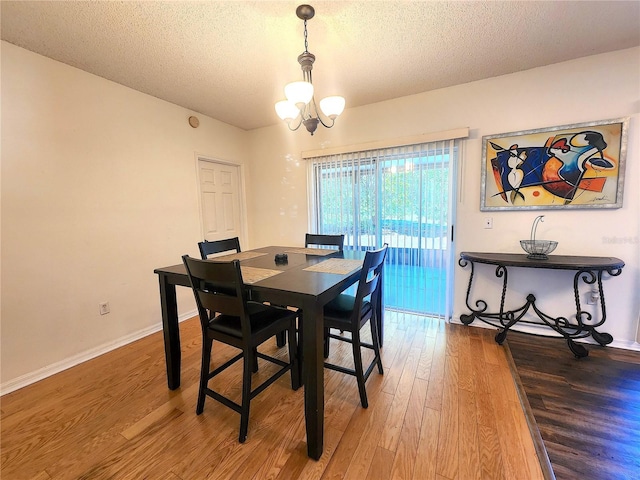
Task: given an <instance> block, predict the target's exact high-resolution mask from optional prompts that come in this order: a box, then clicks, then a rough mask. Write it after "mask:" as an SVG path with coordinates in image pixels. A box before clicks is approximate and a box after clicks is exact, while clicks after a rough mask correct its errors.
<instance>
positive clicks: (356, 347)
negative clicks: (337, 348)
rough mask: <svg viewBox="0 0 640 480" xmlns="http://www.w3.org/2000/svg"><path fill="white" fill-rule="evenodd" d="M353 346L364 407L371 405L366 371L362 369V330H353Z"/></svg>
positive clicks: (361, 401) (361, 400)
mask: <svg viewBox="0 0 640 480" xmlns="http://www.w3.org/2000/svg"><path fill="white" fill-rule="evenodd" d="M351 339H352V341H353V342H352V344H351V345H352V347H353V363H354V367H355V368H354V370H355V372H356V379H357V380H358V391H359V392H360V403H361V404H362V408H368V407H369V401H368V400H367V390H366V388H365V384H364V371H363V369H362V351H361V347H360V332H359V331H358V330H356V331H354V332H351Z"/></svg>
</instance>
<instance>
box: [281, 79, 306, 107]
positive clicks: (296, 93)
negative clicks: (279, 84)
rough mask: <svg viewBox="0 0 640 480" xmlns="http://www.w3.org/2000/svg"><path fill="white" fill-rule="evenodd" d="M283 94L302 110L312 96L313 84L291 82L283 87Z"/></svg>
mask: <svg viewBox="0 0 640 480" xmlns="http://www.w3.org/2000/svg"><path fill="white" fill-rule="evenodd" d="M284 96H285V97H287V100H289V101H290V102H291V103H293V104H294V105H296V106H297V107H298V108H299V109H300V110H302V109H303V108H304V106H305V105H306V104H307V103H309V102H310V101H311V99H312V98H313V85H312V84H310V83H309V82H291V83H289V84H287V85H286V86H285V87H284Z"/></svg>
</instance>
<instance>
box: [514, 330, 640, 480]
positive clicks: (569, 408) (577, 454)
mask: <svg viewBox="0 0 640 480" xmlns="http://www.w3.org/2000/svg"><path fill="white" fill-rule="evenodd" d="M505 346H506V347H508V349H509V351H510V353H511V357H512V360H513V362H512V363H513V365H512V367H513V368H514V370H515V372H516V373H517V375H514V378H515V379H516V383H517V384H518V386H519V389H521V390H522V391H523V392H524V394H525V395H526V397H522V396H521V398H522V399H523V405H524V406H525V410H527V409H529V411H528V412H527V418H528V419H529V421H530V423H531V425H532V427H533V428H532V431H533V433H534V441H535V434H536V433H537V432H539V439H538V442H539V443H540V444H539V445H537V448H538V451H539V456H540V458H541V464H543V465H542V466H543V471H544V470H545V467H547V468H548V469H549V470H551V469H552V471H550V472H546V473H545V476H546V477H547V478H554V475H555V478H556V479H557V480H574V479H580V480H626V479H629V480H640V352H636V351H630V350H622V349H617V348H612V347H601V346H599V345H585V346H586V347H587V349H588V350H589V356H587V357H584V358H576V357H575V356H574V355H573V353H571V351H570V350H569V348H568V346H567V343H566V341H565V340H564V339H562V338H549V337H539V336H533V335H525V334H522V333H517V332H513V331H510V332H509V334H508V335H507V341H506V342H505ZM545 452H546V455H545ZM547 459H548V461H550V467H551V468H549V465H546V466H545V465H544V463H545V461H546V460H547Z"/></svg>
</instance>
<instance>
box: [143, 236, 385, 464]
mask: <svg viewBox="0 0 640 480" xmlns="http://www.w3.org/2000/svg"><path fill="white" fill-rule="evenodd" d="M364 256H365V251H364V250H357V249H353V250H352V249H346V250H341V251H338V250H330V249H318V248H301V247H286V246H267V247H262V248H256V249H253V250H246V251H243V252H239V253H234V254H230V255H223V256H220V257H214V258H211V259H210V260H211V261H229V260H234V259H237V260H239V261H240V268H241V271H242V275H243V281H244V283H245V286H246V287H247V289H248V291H249V295H250V298H251V300H254V301H259V302H270V303H272V304H276V305H286V306H291V307H297V308H299V309H301V310H302V315H301V317H302V331H303V332H304V333H303V335H302V353H301V357H302V358H301V359H299V360H300V361H301V363H302V369H301V374H302V379H301V380H302V383H303V385H304V409H305V422H306V434H307V454H308V456H309V457H310V458H313V459H315V460H318V459H319V458H320V456H321V455H322V451H323V437H324V349H323V343H324V325H323V309H324V306H325V305H326V304H327V303H328V302H330V301H331V300H333V299H334V298H336V297H337V296H338V295H339V294H340V293H342V292H344V291H345V290H346V289H347V288H349V287H350V286H351V285H353V284H354V283H356V282H357V281H358V279H359V277H360V273H361V271H362V262H363V259H364ZM154 273H155V274H157V275H158V279H159V282H160V304H161V311H162V329H163V334H164V347H165V361H166V370H167V383H168V386H169V389H171V390H175V389H177V388H179V387H180V359H181V353H180V332H179V324H178V306H177V299H176V286H183V287H190V284H189V278H188V276H187V273H186V270H185V267H184V264H182V263H180V264H177V265H172V266H168V267H162V268H157V269H155V270H154ZM380 285H382V282H380ZM378 295H379V297H378V302H377V311H376V322H377V324H378V332H379V335H380V342H381V345H382V341H383V326H384V322H383V317H382V312H383V311H384V306H383V304H382V298H383V295H382V287H381V288H380V289H379V291H378Z"/></svg>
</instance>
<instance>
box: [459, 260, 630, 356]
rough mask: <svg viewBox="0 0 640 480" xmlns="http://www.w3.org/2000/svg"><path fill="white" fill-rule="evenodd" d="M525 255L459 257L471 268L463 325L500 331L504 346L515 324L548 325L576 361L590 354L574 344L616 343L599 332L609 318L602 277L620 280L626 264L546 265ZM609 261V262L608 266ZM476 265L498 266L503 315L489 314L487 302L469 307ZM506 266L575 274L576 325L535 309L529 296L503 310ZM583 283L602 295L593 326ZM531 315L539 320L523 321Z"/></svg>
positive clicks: (576, 262)
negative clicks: (590, 341) (476, 322)
mask: <svg viewBox="0 0 640 480" xmlns="http://www.w3.org/2000/svg"><path fill="white" fill-rule="evenodd" d="M523 257H525V256H524V255H517V254H482V253H465V252H463V253H462V254H461V255H460V260H459V261H458V264H459V265H460V266H461V267H463V268H464V267H466V266H467V265H470V267H471V272H470V276H469V285H468V286H467V294H466V299H465V302H466V306H467V308H468V309H469V310H470V311H471V313H469V314H463V315H460V321H461V322H462V323H463V324H464V325H469V324H471V323H473V321H474V320H476V319H478V320H480V321H482V322H484V323H487V324H488V325H491V326H493V327H496V328H498V329H499V331H498V333H497V334H496V336H495V340H496V342H497V343H499V344H502V343H503V342H504V340H505V339H506V337H507V333H508V332H509V329H510V328H511V327H513V326H514V325H515V324H516V323H526V324H532V325H546V326H547V327H549V328H551V329H552V330H553V331H555V332H556V333H558V334H559V335H561V336H562V337H564V338H565V339H566V341H567V344H568V345H569V349H570V350H571V352H573V354H574V355H575V356H576V357H586V356H587V355H589V351H588V350H587V349H586V348H585V347H584V346H583V345H581V344H579V343H576V342H575V341H574V340H577V339H580V338H586V337H591V338H593V339H594V340H595V341H596V342H597V343H598V344H600V345H602V346H604V345H608V344H610V343H611V342H612V341H613V337H612V336H611V335H610V334H608V333H605V332H600V331H598V330H597V329H598V328H599V327H601V326H602V324H604V322H605V320H606V318H607V312H606V304H605V298H604V291H603V288H602V273H603V272H607V273H608V274H609V275H611V276H618V275H620V273H622V267H623V266H624V262H622V261H621V260H619V259H611V258H600V257H557V258H556V260H555V261H552V262H549V263H545V262H536V261H532V260H530V259H528V260H527V259H526V257H525V258H524V259H523ZM606 260H609V261H608V262H607V261H606ZM475 262H478V263H486V264H493V265H496V277H498V278H502V296H501V298H500V311H499V312H488V311H487V309H488V304H487V302H485V301H484V300H476V301H475V303H474V306H475V308H474V306H472V305H471V303H470V294H471V286H472V284H473V277H474V270H475ZM507 266H513V267H529V268H548V269H564V270H576V273H575V275H574V277H573V293H574V297H575V304H576V323H571V322H569V320H568V319H567V318H565V317H553V316H551V315H548V314H546V313H544V312H542V311H541V310H540V309H539V308H538V307H537V305H536V297H535V296H534V295H533V294H531V293H530V294H528V295H527V298H526V300H527V301H526V303H525V304H524V305H522V306H521V307H519V308H516V309H514V310H507V311H505V309H504V303H505V297H506V293H507V278H508V271H507ZM580 280H582V281H583V282H584V283H585V284H587V285H594V284H597V288H598V292H599V295H600V313H601V314H600V320H599V321H597V322H592V320H593V316H592V315H591V313H590V312H587V311H584V310H582V307H581V305H580V291H579V283H580ZM530 311H532V313H534V314H535V316H537V319H536V320H529V319H524V316H525V314H527V313H528V312H530Z"/></svg>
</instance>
